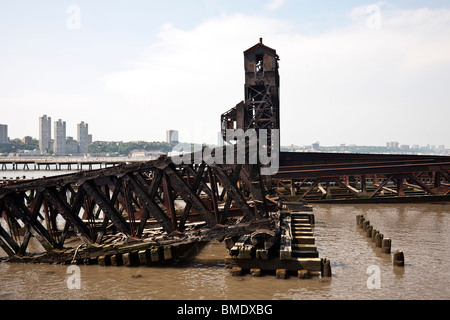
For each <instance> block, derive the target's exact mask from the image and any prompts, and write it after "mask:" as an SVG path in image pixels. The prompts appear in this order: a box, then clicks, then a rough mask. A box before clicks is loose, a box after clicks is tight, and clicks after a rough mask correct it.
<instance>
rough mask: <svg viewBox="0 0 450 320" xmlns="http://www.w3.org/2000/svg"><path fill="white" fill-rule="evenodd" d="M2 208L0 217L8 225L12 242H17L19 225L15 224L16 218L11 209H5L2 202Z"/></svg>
mask: <svg viewBox="0 0 450 320" xmlns="http://www.w3.org/2000/svg"><path fill="white" fill-rule="evenodd" d="M3 205H4V208H3V209H2V211H1V213H2V217H3V219H4V220H5V222H6V224H7V225H8V229H9V233H10V235H11V237H12V238H13V240H14V241H16V242H19V240H20V236H19V223H18V222H17V218H16V217H15V215H14V213H13V212H12V210H11V208H9V207H7V206H6V204H5V203H4V202H3Z"/></svg>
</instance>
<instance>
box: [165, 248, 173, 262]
mask: <svg viewBox="0 0 450 320" xmlns="http://www.w3.org/2000/svg"><path fill="white" fill-rule="evenodd" d="M163 253H164V260H170V259H172V247H171V246H164V248H163Z"/></svg>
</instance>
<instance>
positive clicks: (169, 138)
mask: <svg viewBox="0 0 450 320" xmlns="http://www.w3.org/2000/svg"><path fill="white" fill-rule="evenodd" d="M166 142H167V143H178V142H179V140H178V130H167V131H166Z"/></svg>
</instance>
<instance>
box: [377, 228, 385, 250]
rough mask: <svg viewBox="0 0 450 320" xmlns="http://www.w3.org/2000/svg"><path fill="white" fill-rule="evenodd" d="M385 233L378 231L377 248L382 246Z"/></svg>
mask: <svg viewBox="0 0 450 320" xmlns="http://www.w3.org/2000/svg"><path fill="white" fill-rule="evenodd" d="M383 237H384V236H383V234H382V233H380V232H378V233H377V234H376V236H375V246H376V247H377V248H381V245H382V242H383Z"/></svg>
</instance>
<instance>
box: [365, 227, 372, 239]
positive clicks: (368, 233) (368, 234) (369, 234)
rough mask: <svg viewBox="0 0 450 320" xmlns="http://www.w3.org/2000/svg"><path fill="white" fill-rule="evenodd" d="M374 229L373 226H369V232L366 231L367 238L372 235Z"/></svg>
mask: <svg viewBox="0 0 450 320" xmlns="http://www.w3.org/2000/svg"><path fill="white" fill-rule="evenodd" d="M372 230H373V226H367V233H366V236H367V238H371V237H372Z"/></svg>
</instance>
